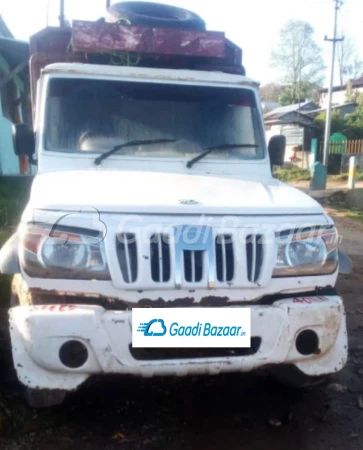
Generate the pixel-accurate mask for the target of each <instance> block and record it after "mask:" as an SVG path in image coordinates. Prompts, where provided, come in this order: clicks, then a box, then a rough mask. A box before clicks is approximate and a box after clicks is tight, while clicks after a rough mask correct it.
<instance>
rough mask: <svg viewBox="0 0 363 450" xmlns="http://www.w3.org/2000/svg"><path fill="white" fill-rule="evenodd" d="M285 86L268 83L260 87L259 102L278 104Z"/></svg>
mask: <svg viewBox="0 0 363 450" xmlns="http://www.w3.org/2000/svg"><path fill="white" fill-rule="evenodd" d="M285 89H286V86H282V85H281V84H277V83H269V84H266V85H265V86H261V89H260V93H261V100H262V101H264V102H278V101H279V97H280V95H281V94H282V93H283V92H284V91H285Z"/></svg>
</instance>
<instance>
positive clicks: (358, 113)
mask: <svg viewBox="0 0 363 450" xmlns="http://www.w3.org/2000/svg"><path fill="white" fill-rule="evenodd" d="M325 121H326V112H325V111H324V112H321V113H320V114H319V115H317V116H316V117H315V119H314V122H315V126H316V127H317V128H318V129H319V130H320V131H319V135H320V136H321V137H322V136H324V131H325ZM331 133H332V134H333V133H343V134H344V135H345V136H347V138H348V139H363V94H361V95H360V96H359V99H358V107H357V109H356V110H355V111H354V112H353V113H351V114H347V115H346V116H345V117H344V118H341V117H340V115H339V112H338V111H337V110H336V109H335V110H333V112H332V121H331Z"/></svg>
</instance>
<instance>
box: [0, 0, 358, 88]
mask: <svg viewBox="0 0 363 450" xmlns="http://www.w3.org/2000/svg"><path fill="white" fill-rule="evenodd" d="M115 2H116V0H115V1H113V3H115ZM159 2H160V3H168V4H172V5H175V6H180V7H182V8H186V9H190V10H192V11H194V12H195V13H197V14H199V15H200V16H202V17H203V19H204V20H205V21H206V23H207V28H208V29H209V30H215V31H224V32H225V33H226V35H227V37H228V38H229V39H231V40H232V41H234V42H235V43H236V44H237V45H239V46H240V47H241V48H242V49H243V63H244V66H245V67H246V70H247V75H248V76H250V77H251V78H254V79H255V80H257V81H259V82H261V83H262V84H266V83H268V82H278V81H280V79H279V77H280V73H279V72H278V71H277V70H276V69H272V68H271V67H270V55H271V51H272V49H273V48H274V47H276V46H277V44H278V40H279V31H280V29H281V28H282V27H283V26H284V24H285V23H286V22H287V21H288V20H289V19H299V20H304V21H307V22H309V23H310V24H311V25H312V26H313V28H314V29H315V40H316V42H317V43H318V44H319V45H320V46H321V48H322V50H323V56H324V60H325V64H326V66H327V69H326V74H328V68H329V66H330V60H331V48H332V45H331V44H330V43H328V42H324V37H325V36H326V35H328V37H332V34H333V18H334V1H333V0H300V1H298V0H222V1H216V0H166V1H163V0H159ZM105 5H106V0H65V14H66V17H67V19H68V20H73V19H81V20H96V19H98V18H100V17H102V16H103V14H104V11H105ZM58 10H59V0H0V14H1V15H2V16H3V18H4V20H5V22H6V23H7V25H8V27H9V28H10V30H11V31H12V33H13V34H14V36H15V37H16V38H18V39H22V40H28V39H29V36H30V35H32V34H34V33H35V32H37V31H38V30H40V29H42V28H44V27H45V26H46V24H47V23H48V24H49V25H57V23H58V22H57V17H58V15H59V14H58ZM339 28H340V30H341V32H342V33H344V34H345V35H349V36H351V37H352V38H353V40H354V41H355V43H356V47H357V53H358V57H359V58H360V59H362V60H363V1H362V0H344V4H343V6H342V7H341V10H340V14H339ZM335 84H339V83H338V73H337V71H336V81H335Z"/></svg>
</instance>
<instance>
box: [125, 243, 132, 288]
mask: <svg viewBox="0 0 363 450" xmlns="http://www.w3.org/2000/svg"><path fill="white" fill-rule="evenodd" d="M126 239H127V238H126ZM125 257H126V258H125V259H126V269H127V278H128V280H129V282H130V280H131V279H132V276H131V263H130V252H129V243H128V241H127V242H126V245H125Z"/></svg>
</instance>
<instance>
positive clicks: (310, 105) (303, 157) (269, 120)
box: [264, 101, 318, 168]
mask: <svg viewBox="0 0 363 450" xmlns="http://www.w3.org/2000/svg"><path fill="white" fill-rule="evenodd" d="M316 109H318V105H317V104H316V103H314V102H311V101H308V102H304V103H297V104H294V105H288V106H281V107H279V108H275V109H274V110H272V111H270V112H269V113H267V114H265V116H264V123H265V132H266V140H267V142H268V141H269V140H270V138H271V137H272V136H274V135H276V134H283V135H284V136H286V153H285V161H286V162H292V161H294V162H295V163H296V164H298V165H300V166H302V167H305V168H307V167H308V165H309V161H308V153H309V152H310V149H311V140H312V139H313V138H314V137H315V129H316V127H315V126H314V119H313V117H310V116H309V113H310V112H311V111H314V110H316Z"/></svg>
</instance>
